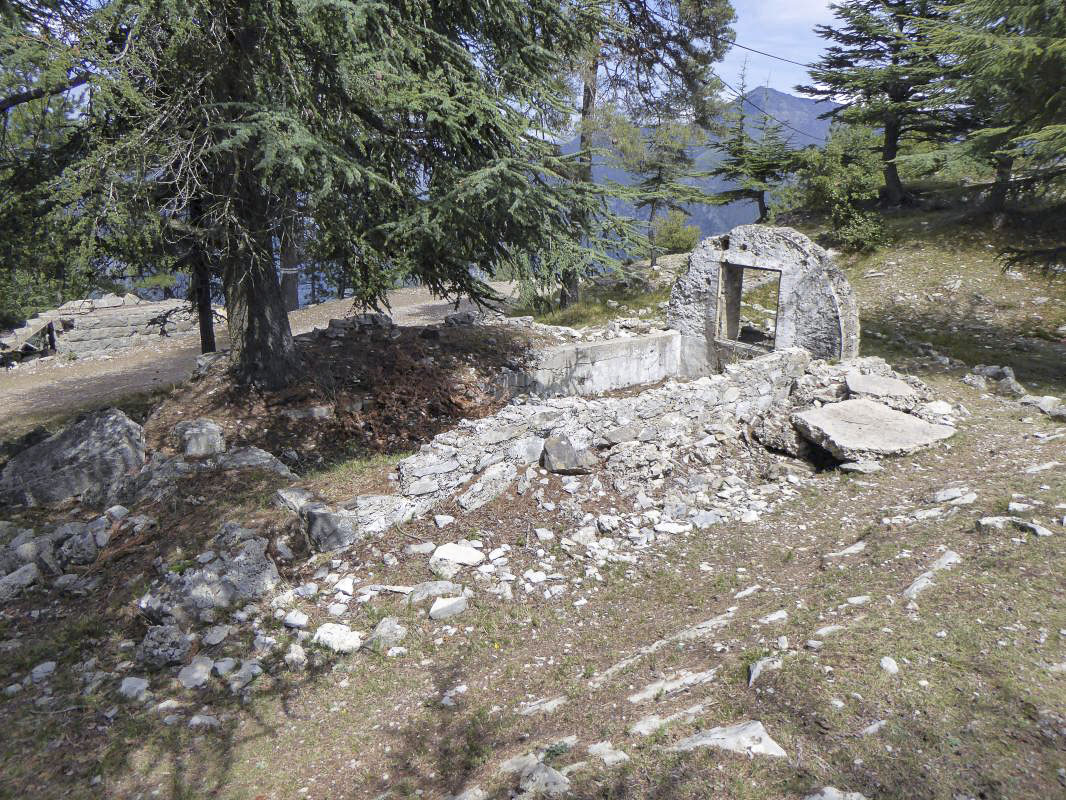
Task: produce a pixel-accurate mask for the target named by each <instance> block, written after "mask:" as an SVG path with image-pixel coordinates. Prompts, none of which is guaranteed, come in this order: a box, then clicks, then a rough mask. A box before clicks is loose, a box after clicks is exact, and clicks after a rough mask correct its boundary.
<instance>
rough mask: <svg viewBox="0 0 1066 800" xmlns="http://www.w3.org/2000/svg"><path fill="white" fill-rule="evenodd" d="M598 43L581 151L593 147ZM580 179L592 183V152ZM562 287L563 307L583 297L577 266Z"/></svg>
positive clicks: (586, 92)
mask: <svg viewBox="0 0 1066 800" xmlns="http://www.w3.org/2000/svg"><path fill="white" fill-rule="evenodd" d="M598 47H599V46H598V45H597V51H596V55H595V56H593V58H592V63H591V64H589V71H588V74H587V75H586V76H585V85H584V89H583V91H582V94H581V138H580V142H579V146H580V149H581V152H583V153H588V151H589V149H590V148H591V147H592V130H591V124H592V115H593V113H594V112H595V110H596V92H597V88H598V87H597V83H596V76H597V74H598V73H599V71H600V55H599V49H598ZM578 180H580V181H583V182H584V183H592V154H591V153H588V155H587V157H586V158H584V159H583V160H582V162H581V169H580V171H579V172H578ZM561 278H562V287H561V289H560V292H559V305H560V306H561V307H562V308H566V307H567V306H572V305H573V304H574V303H577V302H578V301H579V300H580V299H581V275H580V274H579V273H578V270H577V269H575V268H571V269H567V270H564V271H563V274H562V276H561Z"/></svg>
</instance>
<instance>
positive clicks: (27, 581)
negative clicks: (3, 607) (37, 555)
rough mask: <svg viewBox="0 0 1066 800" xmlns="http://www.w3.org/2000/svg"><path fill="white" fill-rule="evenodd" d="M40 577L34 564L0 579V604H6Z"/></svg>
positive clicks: (22, 567) (20, 568)
mask: <svg viewBox="0 0 1066 800" xmlns="http://www.w3.org/2000/svg"><path fill="white" fill-rule="evenodd" d="M40 577H41V572H40V570H38V569H37V565H36V564H26V565H24V566H21V567H19V568H18V569H17V570H15V571H14V572H12V573H11V574H9V575H5V576H4V577H3V578H0V603H6V602H7V601H8V600H11V599H13V598H15V597H17V596H18V595H19V594H21V593H22V591H23V589H27V588H29V587H30V586H33V584H35V583H36V582H37V581H38V580H39V579H40Z"/></svg>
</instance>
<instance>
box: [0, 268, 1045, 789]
mask: <svg viewBox="0 0 1066 800" xmlns="http://www.w3.org/2000/svg"><path fill="white" fill-rule="evenodd" d="M853 269H862V270H870V269H871V267H870V266H869V265H868V264H864V263H857V264H855V265H853ZM987 279H988V280H990V281H992V280H993V278H992V277H991V276H989V277H988V278H987ZM870 280H873V279H870ZM914 280H916V281H917V280H919V279H917V278H915V279H914ZM1001 281H1002V282H1001V283H997V284H996V286H997V287H1000V286H1002V287H1005V288H1003V289H1002V291H1004V292H1011V293H1013V292H1020V288H1019V287H1018V285H1017V282H1015V281H1013V279H1011V278H1009V277H1003V278H1001ZM901 286H903V287H904V288H902V289H901V291H910V289H909V288H908V285H907V284H901ZM1000 290H1001V289H999V288H997V289H996V291H1000ZM1031 291H1035V292H1039V291H1043V290H1042V289H1041V287H1039V286H1036V287H1032V288H1031ZM1011 296H1014V295H1013V294H1012V295H1011ZM870 305H871V306H872V307H875V308H878V309H880V308H881V306H877V305H874V304H873V303H872V302H871V304H870ZM876 313H878V314H880V313H881V312H880V311H877V312H876ZM961 324H962V323H960V327H961ZM967 324H969V323H967ZM452 327H463V326H452ZM476 327H477V328H478V329H480V328H481V326H476ZM518 327H521V326H518ZM341 328H344V330H341ZM627 330H628V329H626V328H624V326H623V327H620V328H618V329H617V330H614V331H613V332H611V333H608V332H607V331H604V333H603V334H602V335H625V334H626V331H627ZM899 330H900V333H899V335H898V337H897V338H896V339H893V340H892V341H891V342H889V339H890V335H889V334H884V336H885V337H886V338H884V339H881V338H877V337H874V338H873V339H871V346H875V345H877V344H884V345H885V346H884V348H883V352H884V353H885V354H886V355H889V356H890V357H891V358H892V359H893V361H894V363H895V364H896V365H897V367H899V366H900V365H905V366H906V368H907V370H908V371H912V372H914V373H917V374H918V375H919V376H920V380H919V379H917V378H914V377H911V376H910V375H908V374H906V373H905V372H902V371H893V370H892V369H891V368H890V367H889V365H888V364H886V363H885V362H882V361H880V360H879V359H867V360H862V361H859V362H855V363H850V364H842V365H830V364H822V363H819V362H814V363H810V362H809V359H807V358H805V357H804V356H803V355H802V354H796V353H789V352H785V353H778V354H775V355H772V356H767V357H764V358H763V359H760V361H759V362H758V363H756V362H749V363H747V364H741V365H737V366H736V367H734V368H731V370H730V371H729V372H728V373H727V374H726V375H723V376H719V377H717V378H712V379H702V380H701V381H699V382H695V383H688V384H680V383H669V382H668V383H666V384H663V385H662V386H658V387H651V388H648V389H645V390H643V391H628V392H624V393H619V394H618V395H617V396H612V397H605V398H594V399H590V398H559V399H549V400H544V399H539V398H531V397H530V398H518V399H517V400H516V401H515V402H512V403H510V404H508V405H506V406H502V405H500V404H498V401H495V400H493V401H489V400H486V402H485V403H483V404H478V405H477V406H476V407H477V409H478V413H477V414H474V415H468V416H466V418H465V419H464V420H462V421H460V420H459V419H458V417H455V418H452V417H449V416H448V415H441V416H440V417H439V419H438V420H437V421H436V422H433V423H431V424H423V425H422V427H417V426H414V425H412V426H410V427H409V429H408V430H409V431H410V437H409V438H408V439H406V440H405V441H407V442H409V444H408V445H405V447H406V450H407V451H406V452H405V451H404V448H403V447H397V448H392V449H390V448H387V447H385V448H379V449H377V450H374V449H364V450H363V451H361V454H360V456H359V458H356V459H350V458H349V459H345V458H342V457H341V456H342V455H343V453H342V450H341V449H340V448H336V447H331V446H330V445H329V441H328V440H329V438H330V437H329V436H322V435H319V434H314V433H313V429H314V426H315V425H319V426H323V429H324V430H329V431H331V432H332V433H331V436H333V437H334V438H336V437H340V436H345V435H352V434H351V433H345V431H346V430H347V429H345V428H344V427H343V426H342V425H341V421H339V420H346V422H345V423H344V424H345V425H348V426H351V425H354V424H356V423H358V422H360V421H361V420H363V417H362V416H361V415H362V414H363V413H364V412H363V410H362V409H360V410H358V411H352V410H344V409H341V405H342V404H343V403H346V402H348V403H350V402H353V400H352V398H351V397H348V394H350V392H341V393H338V395H337V396H336V398H335V399H334V401H333V402H332V404H329V405H331V407H332V413H331V414H327V413H326V412H312V411H310V409H314V408H317V407H319V406H321V405H327V404H326V403H323V402H322V398H320V397H317V396H315V397H303V396H302V397H299V398H293V399H292V400H291V402H287V403H278V404H277V405H276V406H274V408H276V409H277V410H278V411H279V412H280V411H281V410H293V411H296V412H299V413H298V414H297V415H296V419H291V420H289V421H290V422H291V423H292V424H293V425H294V426H295V428H294V429H298V430H299V431H302V433H301V435H300V436H299V437H294V438H292V439H287V440H285V447H284V448H282V447H280V446H277V445H279V440H277V439H276V438H274V437H275V434H274V433H273V432H271V431H270V430H269V429H268V428H264V427H258V428H257V427H255V426H254V424H253V422H252V418H254V417H256V416H257V414H256V413H253V412H255V409H254V408H253V409H252V410H251V412H247V409H244V410H242V409H243V406H241V405H240V404H239V403H237V402H235V401H226V402H213V401H212V400H211V398H212V397H216V396H217V394H218V391H219V390H220V386H219V385H218V384H217V382H215V380H216V379H215V377H213V375H212V373H211V372H210V370H209V371H208V374H207V375H206V376H204V377H202V378H200V379H199V380H197V381H193V382H192V383H191V384H189V386H188V387H187V389H186V390H185V391H184V392H183V393H182V394H180V395H175V396H174V397H172V398H171V400H170V403H171V405H169V406H168V405H167V404H166V403H164V404H163V405H162V406H160V407H159V408H158V409H157V411H156V414H155V415H153V416H152V417H150V418H149V421H148V423H147V424H146V427H145V429H144V430H143V431H141V432H140V433H139V432H138V431H139V430H140V429H139V426H134V425H133V424H132V423H130V424H129V425H127V424H126V423H124V422H123V421H122V420H121V419H118V418H117V417H114V416H111V417H107V418H106V420H105V419H103V418H101V419H99V420H95V421H94V418H90V420H88V421H86V422H85V423H84V426H85V427H84V428H82V429H78V430H73V429H72V432H71V433H70V434H69V436H70V438H71V440H72V441H84V442H95V441H97V439H96V438H95V437H96V436H97V435H99V436H103V435H104V434H105V433H106V435H107V436H108V437H110V440H111V441H113V442H117V444H116V445H115V446H114V447H113V448H112V449H111V450H110V451H109V452H110V453H111V455H110V457H109V458H108V459H104V460H103V461H98V462H96V463H99V464H102V466H100V467H99V468H97V469H95V470H94V471H93V475H94V476H95V479H94V482H93V483H92V486H93V487H96V489H95V495H94V494H92V493H91V494H90V495H89V496H86V495H85V494H84V492H82V496H83V500H92V501H93V502H92V503H91V504H90V503H87V502H86V503H83V502H78V501H75V500H62V499H61V497H60V496H61V495H62V494H63V493H64V492H65V491H70V489H69V488H64V487H69V486H71V485H73V484H72V483H71V482H72V481H74V480H75V477H74V476H75V475H76V474H78V470H77V467H78V464H80V463H83V462H81V461H79V459H81V458H82V457H83V456H84V458H85V459H88V458H89V457H90V456H89V454H88V452H87V451H88V449H89V448H88V447H86V448H83V449H74V450H71V453H72V454H73V455H72V457H71V458H70V459H68V462H69V463H68V464H66V466H65V468H64V469H61V470H59V471H58V472H56V473H55V475H56V476H57V477H56V478H54V479H53V480H51V481H49V480H45V479H42V480H39V481H37V482H36V483H32V484H31V483H30V481H29V479H30V477H32V476H31V472H30V470H29V467H28V466H26V467H25V468H24V469H21V470H20V472H19V474H20V475H24V476H25V480H23V481H22V483H19V484H17V485H14V486H13V485H12V481H11V480H10V479H9V473H7V472H5V473H4V479H0V492H5V493H7V494H6V497H7V498H8V502H12V499H11V498H12V493H19V492H21V493H22V494H21V497H22V498H23V499H24V500H25V499H36V500H37V502H38V505H33V506H29V507H12V506H9V507H8V509H7V510H6V511H5V513H4V516H5V517H6V520H7V521H6V523H0V525H2V528H3V530H2V531H0V544H5V545H6V549H4V550H3V551H2V553H0V567H2V569H0V573H3V574H4V575H5V577H3V578H0V598H2V599H0V603H2V605H0V615H2V616H0V688H2V687H6V688H3V694H2V695H0V718H2V719H3V720H4V726H5V732H6V735H5V737H4V740H3V744H2V745H0V770H2V775H3V777H2V778H0V796H12V797H57V796H72V797H151V796H162V797H206V796H215V797H226V798H260V797H264V798H266V797H269V798H289V797H297V798H304V797H311V798H314V797H320V798H333V797H354V798H364V797H365V798H378V797H390V798H391V797H396V798H403V797H441V798H443V797H463V798H465V800H474V798H489V797H494V798H495V797H500V798H502V797H514V796H523V797H529V798H532V797H537V796H542V797H573V798H593V797H596V798H604V797H611V798H624V797H631V798H648V797H662V798H687V797H691V798H704V797H710V796H714V797H728V798H767V799H769V798H775V799H777V798H790V799H798V798H824V799H825V800H829V798H847V800H860V798H862V797H865V798H869V800H875V798H944V799H945V800H948V799H949V798H950V800H959V799H960V798H1051V797H1060V796H1066V584H1064V582H1063V578H1062V576H1063V574H1064V569H1063V565H1064V564H1066V420H1064V416H1066V410H1064V408H1063V406H1062V405H1061V403H1059V402H1056V400H1057V397H1058V396H1061V395H1062V393H1063V391H1066V385H1064V384H1066V376H1063V375H1061V373H1060V375H1059V380H1058V381H1056V379H1055V375H1054V373H1053V371H1052V370H1050V369H1048V370H1046V371H1040V372H1038V373H1034V372H1027V370H1032V369H1034V368H1033V367H1031V366H1030V362H1029V361H1027V360H1025V359H1021V360H1019V361H1017V362H1015V363H1016V365H1017V366H1018V369H1017V371H1015V370H1012V369H1009V368H1008V369H1005V368H1003V367H988V366H985V367H981V368H977V364H978V363H980V362H977V361H976V360H972V359H965V358H964V357H963V356H964V352H963V349H962V348H960V349H952V347H951V341H950V340H949V339H947V338H943V339H940V340H938V341H937V342H936V343H935V344H934V343H932V342H928V341H919V340H917V337H916V335H915V333H914V331H913V329H911V328H906V329H904V327H901V328H900V329H899ZM874 332H875V333H881V331H880V330H879V329H874ZM336 333H337V338H336V339H334V338H332V337H331V336H327V335H323V336H322V337H319V339H317V340H316V341H317V344H316V345H315V346H322V347H329V345H330V343H331V342H334V341H341V342H343V341H345V338H344V337H345V336H347V335H348V334H349V333H351V334H353V335H354V334H355V333H357V331H353V330H350V329H349V327H348V326H337V330H336ZM467 333H469V332H467ZM442 335H444V336H447V335H448V334H447V333H446V332H442ZM457 335H458V334H457ZM484 335H489V336H498V335H499V326H489V327H487V328H485V329H483V330H481V331H480V335H479V336H475V337H473V338H472V339H469V338H468V339H467V341H470V342H474V343H475V344H471V346H472V347H473V346H476V342H478V341H483V339H482V338H481V337H482V336H484ZM585 335H588V334H585ZM592 335H593V336H597V335H600V334H592ZM389 341H406V340H402V339H391V338H389ZM1042 341H1044V342H1047V346H1049V347H1050V346H1052V345H1053V342H1050V341H1048V340H1046V339H1045V340H1042ZM885 343H890V344H891V347H889V346H888V345H887V344H885ZM991 347H994V348H995V349H991V350H990V351H989V352H991V353H992V354H993V355H999V354H1001V353H1002V352H1003V351H1005V350H1008V351H1009V350H1010V347H1009V345H1008V343H1005V342H1001V343H997V344H995V345H991ZM982 349H983V348H982ZM1014 352H1023V353H1030V354H1031V353H1032V352H1033V351H1031V350H1027V351H1014ZM1040 352H1041V353H1042V352H1043V351H1040ZM437 358H438V360H440V358H439V354H438V356H437ZM417 361H418V359H414V360H413V362H414V363H417ZM983 361H984V363H985V364H988V363H996V364H1008V363H1011V362H1008V361H1005V360H997V361H994V362H993V360H992V359H987V360H983ZM963 362H965V365H964V363H963ZM457 363H458V362H457ZM1043 363H1044V362H1043V361H1039V360H1038V361H1037V364H1038V365H1041V364H1043ZM405 374H407V373H405ZM412 374H413V373H412ZM1034 374H1036V375H1039V378H1035V377H1034ZM488 380H489V379H488V377H487V375H481V376H478V377H476V378H475V379H474V383H475V384H477V385H479V386H481V387H482V388H484V387H485V386H486V381H488ZM472 385H474V384H471V386H472ZM212 390H216V393H215V394H213V395H212V394H209V393H210V392H211V391H212ZM359 391H364V392H365V387H364V388H363V389H360V390H359ZM485 395H486V397H488V395H489V393H488V392H486V393H485ZM256 402H260V401H256ZM370 405H371V406H373V403H371V404H370ZM263 407H264V408H266V407H267V406H266V405H265V404H264V406H263ZM177 408H181V409H183V410H185V411H187V412H188V413H186V414H185V416H184V418H182V416H180V415H178V414H176V413H175V411H174V410H175V409H177ZM168 409H169V410H168ZM338 409H341V410H340V411H338ZM368 411H369V409H368ZM223 412H225V413H223ZM246 412H247V416H246ZM457 413H460V414H461V413H463V412H457ZM871 414H872V415H874V416H873V417H870V416H869V415H871ZM216 417H217V419H215V418H216ZM206 418H210V420H211V421H209V420H208V419H206ZM286 419H288V418H286ZM375 419H377V420H379V421H380V420H382V419H383V418H380V417H379V418H375ZM448 419H451V420H452V421H451V422H448ZM854 428H861V429H862V432H863V438H862V439H861V440H856V439H855V438H854V431H853V429H854ZM351 430H356V428H351ZM902 431H906V435H907V437H909V438H908V439H907V441H906V442H905V443H903V444H901V438H900V437H901V435H902V434H901V432H902ZM420 437H421V438H420ZM419 441H421V443H422V445H423V446H421V447H414V446H411V445H413V444H417V443H418V442H419ZM284 449H293V450H294V451H297V450H300V451H301V452H298V453H297V455H298V456H299V457H298V458H296V459H292V458H285V457H284V455H285V454H284V453H283V452H282V451H283V450H284ZM268 451H269V452H268ZM397 451H398V452H397ZM410 451H415V452H410ZM897 451H898V452H897ZM25 452H27V453H29V452H30V451H25ZM305 453H311V454H314V453H326V454H328V456H329V457H327V458H324V459H323V460H322V461H321V462H319V461H318V460H317V458H316V457H314V456H310V457H308V456H306V455H305ZM275 456H282V458H280V459H279V458H277V457H275ZM16 458H18V457H16ZM24 458H25V461H26V462H27V464H33V463H43V462H44V459H42V458H37V459H33V458H29V457H25V456H24ZM139 461H143V462H144V463H145V466H144V467H143V468H141V469H140V470H139V472H137V474H136V475H135V476H133V477H130V475H129V474H128V473H129V471H130V466H129V465H130V463H131V462H139ZM86 463H87V462H86ZM9 466H10V464H9ZM135 471H136V470H135ZM5 481H6V482H5ZM79 491H82V490H79Z"/></svg>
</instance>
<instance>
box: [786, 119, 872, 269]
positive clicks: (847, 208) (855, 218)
mask: <svg viewBox="0 0 1066 800" xmlns="http://www.w3.org/2000/svg"><path fill="white" fill-rule="evenodd" d="M877 141H878V140H877V134H876V132H875V131H874V130H873V129H871V128H865V127H861V126H855V125H834V126H833V129H832V131H831V132H830V134H829V141H827V142H826V145H825V147H824V148H823V149H821V150H819V149H817V148H809V149H807V150H804V151H803V152H802V153H801V154H800V155H799V169H798V171H797V176H796V183H795V185H794V186H792V187H791V188H790V189H789V190H788V191H787V204H788V206H789V207H791V208H802V209H804V210H806V211H811V212H814V213H817V214H823V215H825V216H826V217H828V219H829V221H830V225H831V229H830V231H829V238H830V240H831V241H832V242H833V243H834V244H836V245H838V246H840V247H842V248H844V249H847V250H855V251H860V250H871V249H873V248H875V247H877V246H878V245H880V244H882V243H883V241H884V227H883V225H882V224H881V219H880V217H879V216H878V215H877V213H876V211H873V210H872V209H873V206H874V205H875V203H876V202H877V197H878V190H879V189H880V186H881V182H882V175H881V162H880V159H879V156H878V153H877Z"/></svg>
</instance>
